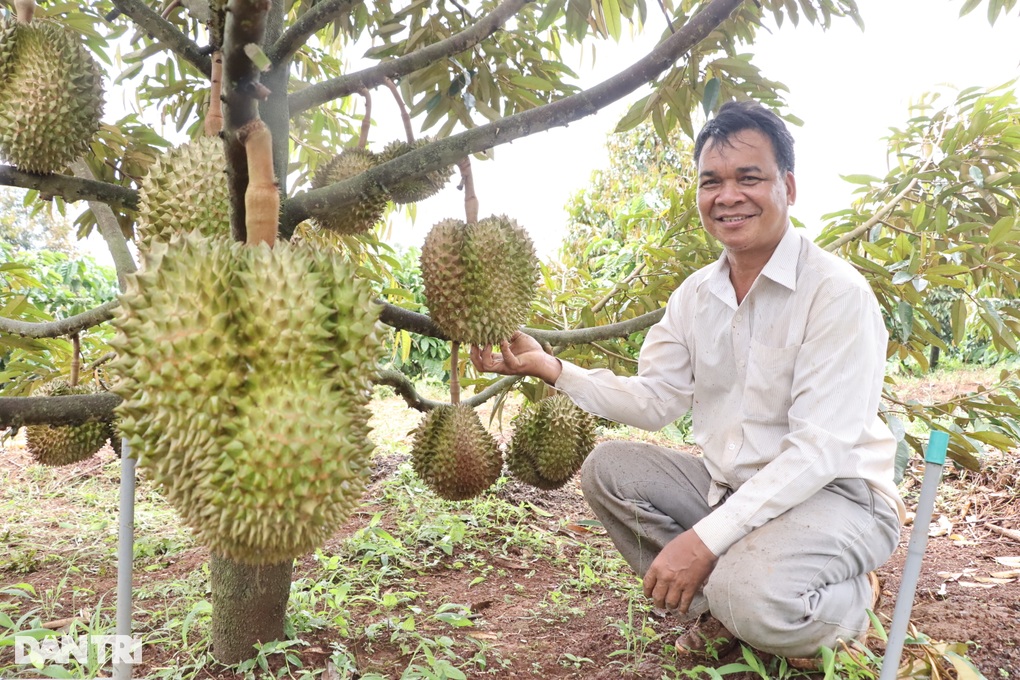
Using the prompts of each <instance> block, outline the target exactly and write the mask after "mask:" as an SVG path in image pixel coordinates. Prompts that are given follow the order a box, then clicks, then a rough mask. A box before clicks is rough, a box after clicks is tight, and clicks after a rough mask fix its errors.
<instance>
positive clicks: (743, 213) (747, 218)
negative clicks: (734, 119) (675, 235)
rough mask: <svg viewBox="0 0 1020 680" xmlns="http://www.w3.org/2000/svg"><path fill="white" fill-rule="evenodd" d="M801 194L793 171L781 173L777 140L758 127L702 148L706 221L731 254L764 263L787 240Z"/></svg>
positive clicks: (702, 210) (700, 201)
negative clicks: (791, 212) (791, 210)
mask: <svg viewBox="0 0 1020 680" xmlns="http://www.w3.org/2000/svg"><path fill="white" fill-rule="evenodd" d="M796 196H797V185H796V183H795V182H794V179H793V173H792V172H785V173H784V172H780V171H779V166H778V165H777V164H776V155H775V152H774V151H773V150H772V142H771V141H770V140H769V138H768V137H766V136H765V135H764V134H763V133H761V132H759V131H757V130H741V131H740V132H737V133H736V134H734V135H732V136H731V137H730V139H729V141H728V142H719V141H717V140H711V141H709V142H708V143H707V144H706V145H705V147H704V148H703V149H702V150H701V157H700V158H699V159H698V211H699V212H700V213H701V222H702V224H703V225H704V226H705V229H707V230H708V233H710V234H711V235H712V236H714V237H715V238H717V239H718V240H719V241H720V242H721V243H722V244H723V246H724V247H725V248H726V251H727V253H729V254H730V255H731V256H736V257H739V258H745V257H749V256H750V257H754V256H760V257H761V258H763V259H762V262H761V264H762V265H764V263H765V262H766V261H768V258H769V257H771V255H772V251H773V250H775V247H776V245H778V244H779V241H780V240H781V239H782V238H783V233H784V232H785V231H786V225H787V219H788V214H789V207H790V206H791V205H793V201H794V199H795V198H796Z"/></svg>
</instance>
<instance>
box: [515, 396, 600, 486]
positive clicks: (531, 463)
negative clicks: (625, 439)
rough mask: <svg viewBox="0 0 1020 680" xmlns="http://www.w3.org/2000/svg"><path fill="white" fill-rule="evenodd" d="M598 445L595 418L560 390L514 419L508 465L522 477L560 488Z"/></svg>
mask: <svg viewBox="0 0 1020 680" xmlns="http://www.w3.org/2000/svg"><path fill="white" fill-rule="evenodd" d="M594 446H595V419H594V418H593V417H592V416H591V415H590V414H588V413H585V412H584V411H583V410H581V409H580V408H578V407H577V406H575V405H574V403H573V402H572V401H571V400H570V399H569V398H568V397H566V396H565V395H562V394H557V395H554V396H552V397H548V398H546V399H542V400H541V401H538V402H536V403H533V404H529V405H528V406H526V407H525V408H523V409H522V410H521V412H520V414H518V416H517V417H516V418H515V419H514V434H513V437H512V438H511V439H510V446H509V447H508V448H507V453H506V464H507V468H508V469H509V470H510V474H512V475H513V476H514V477H515V478H517V479H518V480H519V481H521V482H524V483H525V484H530V485H531V486H535V487H538V488H540V489H547V490H548V489H556V488H559V487H561V486H563V485H564V484H566V483H567V481H569V480H570V478H571V477H573V476H574V474H575V473H576V472H577V471H578V470H579V469H580V468H581V464H582V463H584V459H585V458H587V457H588V454H589V453H591V450H592V448H594Z"/></svg>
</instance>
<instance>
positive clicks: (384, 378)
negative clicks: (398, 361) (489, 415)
mask: <svg viewBox="0 0 1020 680" xmlns="http://www.w3.org/2000/svg"><path fill="white" fill-rule="evenodd" d="M520 379H521V378H520V376H516V375H509V376H505V377H503V378H500V379H499V380H497V381H496V382H494V383H492V384H491V385H489V386H488V387H486V388H485V389H484V390H482V391H481V392H479V393H478V394H476V395H474V396H473V397H471V398H470V399H464V400H463V401H461V402H460V403H461V404H464V405H465V406H469V407H471V408H475V407H476V406H481V405H482V404H484V403H485V402H487V401H488V400H489V399H492V398H493V397H494V396H496V395H497V394H499V393H500V392H502V391H504V390H507V389H509V388H510V387H511V386H512V385H513V383H515V382H517V381H518V380H520ZM375 382H376V384H379V385H389V386H390V387H392V388H393V389H395V390H396V391H397V394H399V395H400V396H401V397H403V398H404V402H406V403H407V405H408V406H410V407H411V408H413V409H415V410H418V411H431V410H432V409H434V408H436V407H437V406H448V405H449V404H447V403H446V402H443V401H434V400H432V399H426V398H425V397H423V396H421V395H420V394H418V392H417V390H415V389H414V385H413V384H412V383H411V381H410V380H409V379H408V377H407V376H406V375H404V374H403V373H401V372H400V371H394V370H385V371H379V375H378V377H377V378H376V379H375Z"/></svg>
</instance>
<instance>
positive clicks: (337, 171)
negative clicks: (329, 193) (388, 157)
mask: <svg viewBox="0 0 1020 680" xmlns="http://www.w3.org/2000/svg"><path fill="white" fill-rule="evenodd" d="M379 163H380V160H379V155H378V154H375V153H373V152H371V151H368V150H367V149H362V148H360V147H353V148H350V149H344V150H343V151H341V152H340V153H338V154H337V155H335V156H333V157H332V158H330V159H329V160H328V161H326V162H325V163H323V164H321V165H320V166H319V167H318V169H316V171H315V176H314V177H312V188H313V189H321V188H322V187H326V186H329V185H330V184H336V183H337V182H342V181H343V180H345V179H350V178H351V177H354V176H356V175H360V174H361V173H363V172H365V171H366V170H370V169H371V168H374V167H375V166H377V165H379ZM388 200H389V195H388V194H387V193H386V192H385V191H383V190H382V189H381V188H379V187H373V188H371V189H369V190H368V191H366V192H365V193H363V194H362V195H360V196H358V200H357V201H356V202H355V203H353V204H351V205H347V206H344V207H342V208H338V209H335V210H333V212H331V213H330V214H329V215H328V216H325V217H324V216H322V215H318V216H316V218H315V223H316V224H317V225H319V227H321V228H323V229H329V230H331V231H335V232H337V233H340V234H361V233H364V232H366V231H368V230H369V229H371V228H372V227H373V226H375V223H376V222H378V221H379V220H380V219H382V215H383V210H385V209H386V202H387V201H388Z"/></svg>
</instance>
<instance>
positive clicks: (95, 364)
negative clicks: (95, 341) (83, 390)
mask: <svg viewBox="0 0 1020 680" xmlns="http://www.w3.org/2000/svg"><path fill="white" fill-rule="evenodd" d="M116 358H117V353H116V352H107V353H106V354H104V355H103V356H101V357H99V358H98V359H96V360H95V361H93V362H92V363H91V364H88V365H86V366H85V368H83V369H82V370H83V371H85V372H86V373H88V372H90V371H94V370H96V369H97V368H99V367H100V366H102V365H103V364H105V363H106V362H107V361H110V360H111V359H116Z"/></svg>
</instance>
